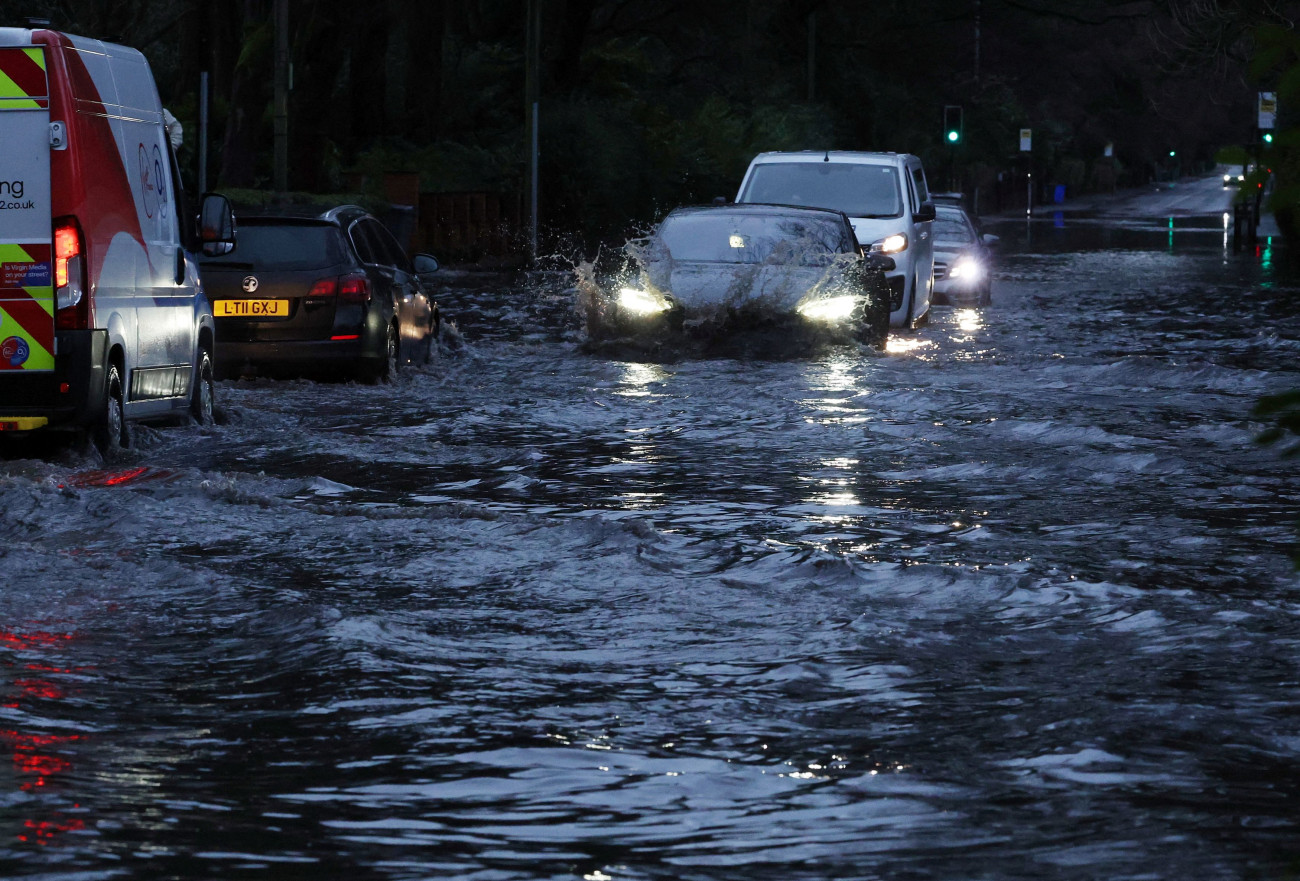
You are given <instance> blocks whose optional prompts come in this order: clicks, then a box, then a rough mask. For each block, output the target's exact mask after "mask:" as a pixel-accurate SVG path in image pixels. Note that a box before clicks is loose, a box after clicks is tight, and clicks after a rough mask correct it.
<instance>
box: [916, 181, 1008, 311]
mask: <svg viewBox="0 0 1300 881" xmlns="http://www.w3.org/2000/svg"><path fill="white" fill-rule="evenodd" d="M934 210H935V218H934V224H933V227H932V228H933V230H934V302H935V303H948V304H951V305H953V306H988V305H991V304H992V302H993V253H992V250H991V246H992V245H994V244H996V243H997V241H998V237H997V236H995V235H991V234H987V233H986V234H983V235H981V234H980V232H979V230H978V229H976V227H975V224H974V223H973V222H972V221H971V219H970V215H968V214H967V213H966V212H965V211H963V210H962V209H961V208H957V207H954V206H952V205H943V204H941V205H936V206H935V209H934Z"/></svg>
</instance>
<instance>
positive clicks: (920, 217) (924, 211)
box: [912, 199, 934, 223]
mask: <svg viewBox="0 0 1300 881" xmlns="http://www.w3.org/2000/svg"><path fill="white" fill-rule="evenodd" d="M930 220H934V203H933V202H931V201H929V200H928V199H927V200H926V201H924V202H922V203H921V207H920V208H918V209H917V211H916V213H915V214H913V215H912V222H913V223H925V222H927V221H930Z"/></svg>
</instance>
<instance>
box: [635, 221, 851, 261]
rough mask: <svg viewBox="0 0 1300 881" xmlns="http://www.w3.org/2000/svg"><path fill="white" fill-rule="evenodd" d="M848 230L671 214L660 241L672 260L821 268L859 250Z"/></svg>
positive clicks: (834, 224) (826, 224) (816, 223)
mask: <svg viewBox="0 0 1300 881" xmlns="http://www.w3.org/2000/svg"><path fill="white" fill-rule="evenodd" d="M832 217H833V215H832ZM845 227H846V224H844V222H843V221H842V220H841V221H839V222H838V223H837V222H835V221H834V220H823V219H821V218H804V217H789V216H786V215H779V214H771V215H769V214H738V213H733V212H730V211H726V212H709V211H705V212H701V213H698V214H695V213H692V214H676V215H670V216H669V217H667V218H665V219H664V222H663V223H662V224H661V225H660V227H659V232H658V234H657V238H658V239H659V242H660V243H661V244H663V245H664V246H666V247H667V248H668V253H669V255H670V256H671V257H672V259H674V260H681V261H686V262H693V263H762V262H764V261H768V260H770V261H772V262H777V263H795V264H798V263H819V262H822V261H824V260H825V256H826V255H827V254H835V253H843V252H852V251H853V246H852V244H851V243H850V242H849V241H848V238H847V234H846V229H845Z"/></svg>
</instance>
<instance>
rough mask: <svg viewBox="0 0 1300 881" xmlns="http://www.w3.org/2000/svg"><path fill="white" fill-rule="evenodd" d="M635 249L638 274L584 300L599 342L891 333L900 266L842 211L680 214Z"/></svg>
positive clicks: (724, 208)
mask: <svg viewBox="0 0 1300 881" xmlns="http://www.w3.org/2000/svg"><path fill="white" fill-rule="evenodd" d="M630 250H631V252H632V254H633V256H634V257H635V264H636V265H635V266H634V267H631V271H629V272H628V273H626V274H625V275H623V276H622V277H621V278H620V279H619V280H618V281H617V282H612V283H609V284H606V285H601V286H599V289H598V290H597V291H595V292H594V293H593V294H592V295H589V296H588V297H587V299H586V301H585V304H584V305H585V311H586V320H587V332H588V335H589V337H590V338H591V339H592V340H593V341H601V340H610V339H631V340H641V341H646V340H653V339H662V338H664V337H667V336H673V335H678V336H683V337H695V338H697V339H699V338H707V339H715V338H717V337H718V336H719V335H724V334H730V333H732V332H742V331H746V330H760V329H776V330H778V331H779V332H780V333H781V334H782V336H781V339H782V340H783V341H785V340H789V341H797V340H798V339H809V340H822V339H825V340H828V341H838V340H842V341H846V342H847V341H850V340H857V341H859V342H863V343H867V344H869V345H874V346H883V345H884V343H885V338H886V337H887V336H888V334H889V287H888V285H887V283H886V281H885V275H884V274H885V272H886V271H888V270H891V269H893V266H894V261H893V259H892V258H890V257H885V256H882V255H877V254H865V253H864V252H863V249H862V247H861V246H860V245H859V244H858V240H857V238H856V237H855V236H854V234H853V225H852V223H851V222H850V221H849V219H848V217H847V216H846V215H844V214H843V213H842V212H839V211H832V210H827V209H821V208H800V207H791V206H782V205H762V204H743V205H740V204H727V205H711V206H701V207H686V208H677V209H675V210H674V211H672V212H671V213H669V215H668V216H667V217H666V218H664V220H663V222H662V223H660V224H659V226H658V227H657V228H656V229H655V231H654V233H653V234H651V235H650V236H649V237H648V238H647V239H644V240H641V241H639V242H637V243H635V245H634V246H633V247H631V248H630Z"/></svg>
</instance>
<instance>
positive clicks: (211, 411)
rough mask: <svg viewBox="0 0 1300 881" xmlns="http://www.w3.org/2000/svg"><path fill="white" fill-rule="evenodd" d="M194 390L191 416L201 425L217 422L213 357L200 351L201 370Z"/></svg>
mask: <svg viewBox="0 0 1300 881" xmlns="http://www.w3.org/2000/svg"><path fill="white" fill-rule="evenodd" d="M195 373H196V376H195V380H194V389H193V391H192V392H191V393H190V415H191V416H193V417H194V421H195V422H197V423H198V424H199V425H212V424H213V423H214V422H215V421H216V402H217V395H216V389H215V388H214V387H213V370H212V356H211V355H209V354H208V352H207V349H200V350H199V368H198V370H197V371H195Z"/></svg>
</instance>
